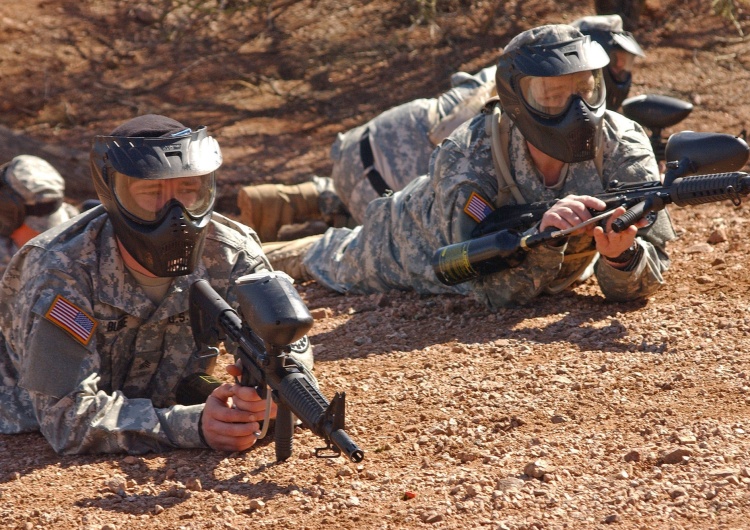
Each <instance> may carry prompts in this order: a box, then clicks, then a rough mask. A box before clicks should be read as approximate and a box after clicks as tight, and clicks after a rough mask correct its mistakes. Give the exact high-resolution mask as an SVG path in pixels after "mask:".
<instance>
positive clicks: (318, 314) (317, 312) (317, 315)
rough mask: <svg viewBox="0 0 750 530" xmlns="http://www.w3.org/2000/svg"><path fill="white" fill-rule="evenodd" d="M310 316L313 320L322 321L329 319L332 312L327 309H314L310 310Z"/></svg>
mask: <svg viewBox="0 0 750 530" xmlns="http://www.w3.org/2000/svg"><path fill="white" fill-rule="evenodd" d="M310 315H311V316H312V317H313V319H315V320H322V319H324V318H330V317H331V315H332V312H331V310H330V309H329V308H327V307H318V308H315V309H311V310H310ZM316 351H317V350H316Z"/></svg>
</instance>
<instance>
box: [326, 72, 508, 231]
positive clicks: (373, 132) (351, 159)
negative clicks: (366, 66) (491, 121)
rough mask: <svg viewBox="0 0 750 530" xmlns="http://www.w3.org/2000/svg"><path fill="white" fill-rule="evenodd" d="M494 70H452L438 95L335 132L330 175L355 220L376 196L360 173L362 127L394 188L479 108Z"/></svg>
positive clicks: (423, 167)
mask: <svg viewBox="0 0 750 530" xmlns="http://www.w3.org/2000/svg"><path fill="white" fill-rule="evenodd" d="M496 70H497V67H496V66H491V67H488V68H485V69H483V70H481V71H479V72H477V73H476V74H475V75H469V74H466V73H463V72H459V73H457V74H454V75H453V77H452V83H453V88H451V89H450V90H448V91H447V92H444V93H442V94H441V95H440V96H438V97H437V98H429V99H427V98H425V99H416V100H414V101H410V102H408V103H404V104H402V105H399V106H397V107H393V108H392V109H389V110H387V111H385V112H383V113H382V114H380V115H378V116H377V117H375V118H373V119H372V120H370V121H369V122H367V123H365V124H364V125H362V126H360V127H356V128H354V129H351V130H349V131H347V132H345V133H340V134H339V135H338V136H337V138H336V141H335V142H334V143H333V146H332V147H331V160H332V161H333V171H332V173H331V178H332V179H333V183H334V186H335V188H336V192H337V193H338V196H339V197H340V198H341V200H342V201H343V202H344V204H345V205H346V206H347V208H348V209H349V212H350V213H351V214H352V217H353V218H354V219H355V221H357V223H360V224H361V223H362V222H363V220H364V213H365V210H366V209H367V205H368V203H369V202H370V201H371V200H373V199H375V198H377V197H378V195H377V193H376V191H375V189H374V188H373V187H372V185H371V184H370V182H369V181H368V179H367V178H366V177H365V176H364V169H365V168H364V167H363V164H362V157H361V154H360V140H361V139H362V135H363V134H364V133H365V131H368V137H369V145H370V148H371V150H372V154H373V158H374V167H375V169H376V170H377V171H378V172H379V173H380V175H381V176H382V177H383V180H384V181H385V183H386V184H387V185H388V187H389V188H390V189H391V190H392V191H399V190H401V189H403V188H404V186H406V185H407V184H408V183H409V182H411V181H412V180H414V179H415V178H417V177H418V176H420V175H425V174H426V173H427V171H428V169H429V161H430V154H431V153H432V151H433V150H434V149H435V146H436V145H437V144H439V143H440V142H441V141H442V140H443V138H445V137H446V136H447V135H448V134H450V133H451V132H452V131H453V129H455V127H457V126H458V125H460V124H461V123H463V122H464V121H466V120H468V119H470V118H471V117H472V116H474V115H475V114H476V113H477V112H479V110H480V109H481V107H482V105H483V104H484V102H485V101H486V100H487V99H488V98H489V96H490V94H491V92H492V90H493V89H494V88H495V71H496ZM324 211H325V210H324Z"/></svg>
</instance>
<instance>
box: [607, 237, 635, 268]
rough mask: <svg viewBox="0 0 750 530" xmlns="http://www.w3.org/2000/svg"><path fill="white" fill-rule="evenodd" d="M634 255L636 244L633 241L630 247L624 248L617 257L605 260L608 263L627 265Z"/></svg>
mask: <svg viewBox="0 0 750 530" xmlns="http://www.w3.org/2000/svg"><path fill="white" fill-rule="evenodd" d="M636 254H638V243H636V242H635V241H634V242H633V244H632V245H630V247H628V248H626V249H625V250H624V251H623V252H622V254H620V255H619V256H616V257H614V258H606V257H605V258H606V260H607V261H609V262H610V263H619V264H622V263H629V262H630V260H632V259H633V258H634V257H635V256H636Z"/></svg>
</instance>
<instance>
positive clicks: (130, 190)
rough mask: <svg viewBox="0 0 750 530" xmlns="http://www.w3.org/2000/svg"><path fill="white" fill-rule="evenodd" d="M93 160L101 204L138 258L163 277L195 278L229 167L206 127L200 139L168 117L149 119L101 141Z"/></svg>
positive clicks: (98, 139) (138, 120) (135, 121)
mask: <svg viewBox="0 0 750 530" xmlns="http://www.w3.org/2000/svg"><path fill="white" fill-rule="evenodd" d="M146 135H153V136H146ZM90 160H91V171H92V176H93V179H94V185H95V187H96V191H97V195H98V196H99V200H101V202H102V204H103V205H104V207H105V209H106V210H107V214H108V215H109V217H110V219H111V221H112V224H113V226H114V230H115V234H116V236H117V238H118V240H119V241H120V243H121V244H122V245H123V246H124V247H125V249H126V250H127V251H128V252H129V253H130V255H131V256H133V258H135V260H136V261H137V262H138V263H140V264H141V265H142V266H143V267H144V268H146V269H147V270H148V271H149V272H151V273H152V274H154V275H156V276H159V277H168V276H182V275H186V274H190V273H191V272H193V270H195V268H196V266H197V265H198V262H199V260H200V257H201V254H202V252H203V245H204V243H205V238H206V233H207V230H208V225H209V221H210V219H211V213H212V212H213V206H214V199H215V195H216V181H215V176H214V171H215V170H216V169H217V168H218V167H219V166H220V165H221V162H222V157H221V151H220V149H219V145H218V143H217V142H216V140H214V139H213V138H212V137H211V136H208V132H207V129H206V127H200V128H199V129H197V130H195V131H193V130H191V129H189V128H185V127H184V126H183V125H182V124H180V123H179V122H176V121H174V120H170V119H169V118H165V117H164V116H156V115H147V116H142V117H140V118H135V119H133V120H131V121H130V122H127V123H126V124H124V125H123V126H121V127H120V128H118V129H115V131H113V135H112V136H97V137H96V138H95V141H94V146H93V149H92V151H91V156H90Z"/></svg>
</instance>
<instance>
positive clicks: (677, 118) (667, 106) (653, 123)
mask: <svg viewBox="0 0 750 530" xmlns="http://www.w3.org/2000/svg"><path fill="white" fill-rule="evenodd" d="M692 110H693V105H692V104H691V103H688V102H687V101H682V100H681V99H677V98H672V97H669V96H659V95H655V94H649V95H645V96H635V97H632V98H628V99H626V100H625V101H623V102H622V113H623V115H624V116H626V117H628V118H630V119H631V120H633V121H635V122H638V123H640V124H641V125H642V126H644V127H646V128H647V129H649V130H650V131H651V136H649V140H651V147H652V148H653V149H654V155H656V161H657V162H661V161H662V160H665V156H664V150H665V149H666V142H665V141H664V138H663V137H662V134H661V133H662V130H663V129H665V128H667V127H672V126H673V125H677V124H678V123H680V122H681V121H682V120H684V119H685V118H687V117H688V115H689V114H690V113H691V112H692Z"/></svg>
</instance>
